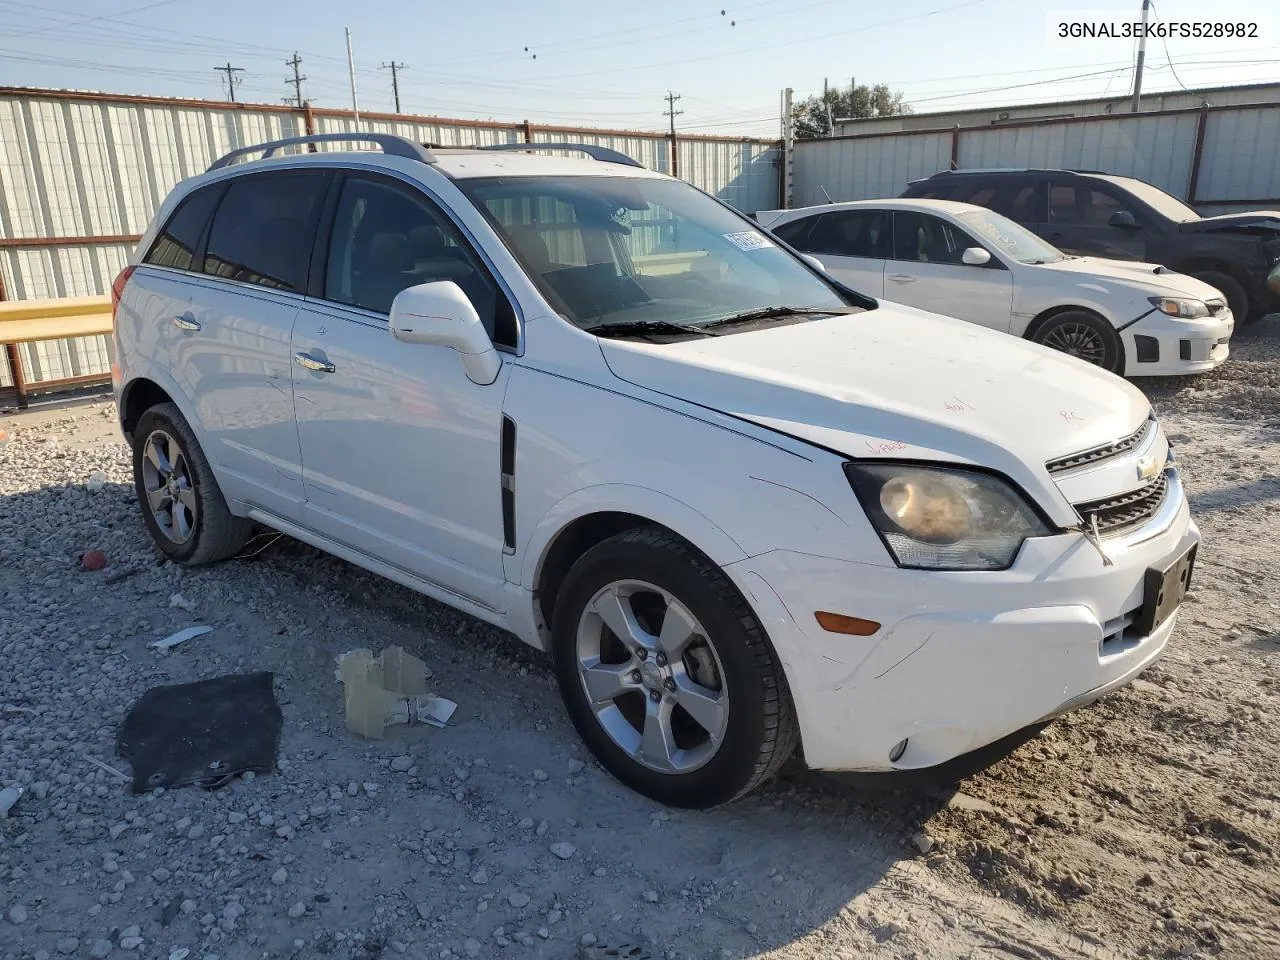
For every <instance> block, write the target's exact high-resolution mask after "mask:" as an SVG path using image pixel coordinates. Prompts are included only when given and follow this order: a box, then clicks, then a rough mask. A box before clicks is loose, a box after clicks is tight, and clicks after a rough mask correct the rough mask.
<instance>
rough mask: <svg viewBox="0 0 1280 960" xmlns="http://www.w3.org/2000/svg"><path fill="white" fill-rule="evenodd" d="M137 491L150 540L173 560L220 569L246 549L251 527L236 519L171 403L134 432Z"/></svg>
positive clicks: (188, 428)
mask: <svg viewBox="0 0 1280 960" xmlns="http://www.w3.org/2000/svg"><path fill="white" fill-rule="evenodd" d="M133 438H134V445H133V485H134V490H135V491H136V493H137V496H138V506H139V507H141V509H142V519H143V523H144V524H145V525H146V527H147V531H148V532H149V533H150V534H151V539H153V540H154V541H155V543H156V546H157V547H159V548H160V552H161V553H163V554H164V555H165V556H166V557H168V558H169V559H170V560H175V561H177V562H178V563H184V564H187V565H189V566H199V565H201V564H206V563H216V562H217V561H219V560H226V559H228V558H229V557H233V556H235V555H236V554H237V553H239V552H240V550H241V548H243V547H244V545H245V542H246V541H247V540H248V539H249V534H250V533H251V532H252V529H253V521H251V520H248V519H245V518H244V517H237V516H235V515H234V514H232V513H231V511H230V509H228V507H227V501H226V498H225V497H224V496H223V495H222V490H221V489H219V487H218V481H217V480H215V479H214V477H213V470H212V469H211V468H210V467H209V461H208V459H207V458H206V457H205V455H204V451H203V450H201V449H200V443H199V442H198V441H197V440H196V435H195V433H194V432H193V431H192V429H191V426H190V425H189V424H188V423H187V421H186V418H185V417H183V416H182V412H181V411H180V410H179V409H178V407H177V406H176V405H175V404H173V403H162V404H159V405H157V406H154V407H152V408H151V409H149V410H147V411H146V412H145V413H143V414H142V416H141V417H139V418H138V425H137V427H136V429H135V430H134V431H133Z"/></svg>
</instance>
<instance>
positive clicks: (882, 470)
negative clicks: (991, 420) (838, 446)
mask: <svg viewBox="0 0 1280 960" xmlns="http://www.w3.org/2000/svg"><path fill="white" fill-rule="evenodd" d="M844 472H845V475H846V476H848V478H849V483H850V484H851V485H852V486H853V491H854V493H855V494H857V496H858V500H859V501H860V502H861V503H862V508H863V510H865V511H866V513H867V517H868V518H869V519H870V520H871V523H872V524H873V525H874V526H875V528H876V529H877V530H878V531H879V532H880V536H881V537H882V538H883V539H884V542H885V546H886V547H888V548H889V552H890V553H891V554H892V555H893V559H894V560H895V561H896V562H897V564H898V566H900V567H915V568H923V569H928V570H1004V569H1006V568H1007V567H1009V566H1010V565H1011V564H1012V563H1013V560H1014V557H1016V556H1017V555H1018V549H1019V548H1020V547H1021V546H1022V542H1023V541H1024V540H1026V539H1027V538H1028V537H1042V536H1045V535H1047V534H1049V533H1050V532H1051V531H1050V529H1049V527H1048V526H1047V525H1046V524H1045V522H1044V521H1043V520H1042V519H1041V518H1040V516H1039V514H1037V513H1036V511H1035V510H1034V509H1033V508H1032V506H1031V505H1030V504H1029V503H1027V501H1026V499H1025V498H1024V497H1023V496H1022V494H1020V493H1019V492H1018V491H1017V490H1015V489H1014V488H1013V487H1011V486H1010V485H1009V484H1008V483H1007V482H1006V481H1004V480H1001V479H1000V478H998V477H994V476H990V475H988V474H985V473H979V472H978V471H975V470H965V469H956V468H950V467H925V466H916V465H913V464H905V463H866V462H859V463H846V464H845V465H844Z"/></svg>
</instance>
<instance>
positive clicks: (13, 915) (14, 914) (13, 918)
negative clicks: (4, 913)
mask: <svg viewBox="0 0 1280 960" xmlns="http://www.w3.org/2000/svg"><path fill="white" fill-rule="evenodd" d="M9 922H10V923H13V924H18V923H26V922H27V908H26V907H24V906H23V905H22V904H20V903H15V904H14V905H13V906H12V907H10V908H9Z"/></svg>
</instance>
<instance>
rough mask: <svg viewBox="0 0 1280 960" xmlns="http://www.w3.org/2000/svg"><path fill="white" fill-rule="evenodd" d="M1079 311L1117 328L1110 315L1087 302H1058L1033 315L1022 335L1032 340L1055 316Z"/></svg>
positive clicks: (1025, 338)
mask: <svg viewBox="0 0 1280 960" xmlns="http://www.w3.org/2000/svg"><path fill="white" fill-rule="evenodd" d="M1077 312H1078V313H1087V314H1089V315H1090V316H1092V317H1097V318H1098V319H1099V320H1101V321H1102V322H1103V323H1105V324H1107V325H1108V326H1109V327H1112V328H1113V329H1114V328H1115V324H1114V323H1112V322H1111V320H1110V319H1109V318H1108V317H1106V316H1104V315H1103V314H1101V313H1099V312H1098V311H1097V310H1096V309H1094V308H1093V307H1090V306H1086V305H1085V304H1082V303H1058V304H1054V305H1053V306H1052V307H1046V308H1045V309H1044V310H1041V311H1040V312H1039V313H1037V314H1036V315H1035V316H1034V317H1032V318H1031V322H1030V323H1029V324H1027V329H1026V330H1024V331H1023V332H1022V337H1023V339H1024V340H1030V339H1032V338H1033V337H1034V336H1035V335H1036V334H1037V333H1039V332H1040V330H1041V329H1042V328H1043V327H1044V325H1045V324H1047V323H1048V322H1049V321H1050V320H1052V319H1053V318H1054V317H1058V316H1061V315H1062V314H1064V313H1077Z"/></svg>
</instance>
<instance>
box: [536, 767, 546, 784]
mask: <svg viewBox="0 0 1280 960" xmlns="http://www.w3.org/2000/svg"><path fill="white" fill-rule="evenodd" d="M533 779H535V780H537V781H538V782H539V783H542V782H543V781H544V780H546V779H547V771H545V770H535V771H533Z"/></svg>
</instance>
